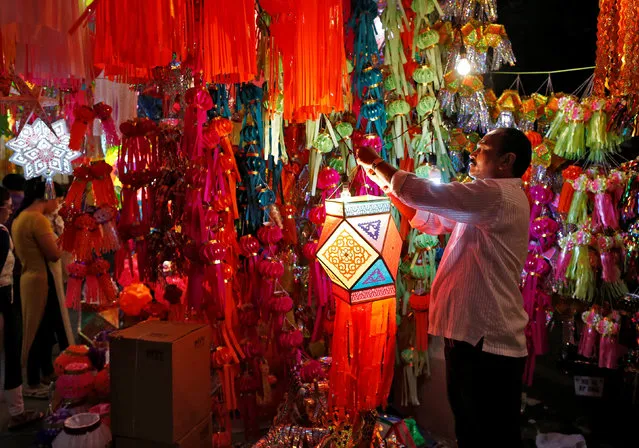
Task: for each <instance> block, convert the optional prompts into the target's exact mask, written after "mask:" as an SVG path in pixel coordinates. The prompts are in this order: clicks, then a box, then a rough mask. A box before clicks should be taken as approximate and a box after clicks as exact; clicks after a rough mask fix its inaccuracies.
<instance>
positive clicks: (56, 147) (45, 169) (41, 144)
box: [6, 118, 82, 179]
mask: <svg viewBox="0 0 639 448" xmlns="http://www.w3.org/2000/svg"><path fill="white" fill-rule="evenodd" d="M51 128H52V129H53V131H52V130H51V129H50V128H49V127H48V126H47V125H46V123H45V122H44V121H42V120H41V119H40V118H37V119H36V120H35V121H34V122H33V124H25V125H24V127H23V128H22V132H20V134H19V135H18V136H17V137H16V138H13V139H11V140H9V141H8V142H7V144H6V145H7V147H8V148H9V149H11V150H12V151H13V155H12V156H11V158H10V159H9V161H10V162H12V163H15V164H16V165H19V166H21V167H22V168H24V177H25V178H26V179H31V178H34V177H38V176H44V177H45V178H47V179H51V178H53V176H54V175H56V174H72V173H73V167H72V166H71V162H72V161H73V160H75V159H77V158H78V157H80V156H81V155H82V153H80V152H78V151H72V150H71V149H69V139H70V135H69V132H68V130H67V125H66V122H65V121H64V120H58V121H56V122H55V123H53V124H52V125H51Z"/></svg>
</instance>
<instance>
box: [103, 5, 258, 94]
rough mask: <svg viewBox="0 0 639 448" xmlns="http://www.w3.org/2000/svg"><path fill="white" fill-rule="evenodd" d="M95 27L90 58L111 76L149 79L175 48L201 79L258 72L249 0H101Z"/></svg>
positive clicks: (246, 77) (242, 77) (238, 78)
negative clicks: (199, 73)
mask: <svg viewBox="0 0 639 448" xmlns="http://www.w3.org/2000/svg"><path fill="white" fill-rule="evenodd" d="M95 29H96V32H95V46H94V63H95V65H97V66H98V67H100V68H103V69H104V70H105V74H106V76H108V77H111V78H118V79H120V80H123V81H131V82H133V81H135V80H138V79H139V80H144V79H148V78H150V76H151V73H150V70H151V69H152V68H153V67H157V66H166V65H167V64H169V63H170V62H171V60H172V58H173V54H174V53H176V54H177V56H178V58H179V59H180V60H182V61H188V63H189V64H190V65H192V66H194V67H195V68H196V69H197V70H202V71H203V73H204V80H205V81H214V82H225V83H235V82H248V81H251V80H252V79H253V78H254V77H255V75H256V74H257V61H256V55H257V36H256V24H255V3H254V0H234V1H230V0H199V1H196V0H162V1H148V0H101V1H99V2H98V3H97V4H96V25H95Z"/></svg>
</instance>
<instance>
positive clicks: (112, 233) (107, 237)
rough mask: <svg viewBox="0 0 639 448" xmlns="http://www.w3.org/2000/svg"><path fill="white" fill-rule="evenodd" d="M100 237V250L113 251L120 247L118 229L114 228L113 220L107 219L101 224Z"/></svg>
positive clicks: (104, 251) (103, 251)
mask: <svg viewBox="0 0 639 448" xmlns="http://www.w3.org/2000/svg"><path fill="white" fill-rule="evenodd" d="M101 229H102V239H101V243H102V244H101V249H102V250H101V252H102V253H103V254H104V253H107V252H115V251H116V250H118V249H119V248H120V238H119V237H118V231H117V230H116V228H115V225H114V222H113V221H107V222H105V223H104V224H102V226H101Z"/></svg>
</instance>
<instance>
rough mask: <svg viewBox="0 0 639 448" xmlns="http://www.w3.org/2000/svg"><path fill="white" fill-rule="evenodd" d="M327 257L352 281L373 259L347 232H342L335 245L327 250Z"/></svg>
mask: <svg viewBox="0 0 639 448" xmlns="http://www.w3.org/2000/svg"><path fill="white" fill-rule="evenodd" d="M325 257H326V259H327V260H328V261H329V262H330V263H331V264H332V265H333V266H335V267H336V268H337V270H338V271H339V272H340V274H342V276H343V277H344V278H345V279H346V280H350V279H351V278H353V276H354V275H355V274H356V273H357V271H358V270H359V269H360V267H361V266H362V265H364V264H365V263H366V262H367V261H368V259H369V258H371V254H370V253H369V252H368V251H367V250H366V249H364V247H363V246H362V245H361V244H359V243H358V242H357V241H356V240H355V238H353V237H352V236H351V235H350V234H349V233H348V232H347V231H346V230H342V232H341V233H340V234H339V235H338V236H337V238H336V239H335V241H334V242H333V244H331V245H330V246H328V247H327V248H326V251H325Z"/></svg>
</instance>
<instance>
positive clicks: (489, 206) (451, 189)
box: [390, 171, 502, 226]
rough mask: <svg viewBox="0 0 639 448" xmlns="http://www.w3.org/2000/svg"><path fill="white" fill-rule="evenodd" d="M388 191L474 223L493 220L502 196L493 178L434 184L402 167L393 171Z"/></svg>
mask: <svg viewBox="0 0 639 448" xmlns="http://www.w3.org/2000/svg"><path fill="white" fill-rule="evenodd" d="M390 191H391V192H392V193H393V194H394V195H395V196H397V197H398V198H399V200H401V201H402V202H403V203H404V204H406V205H408V206H409V207H413V208H415V209H417V210H421V211H424V212H430V213H432V214H435V215H437V216H440V217H442V218H444V219H446V220H449V221H454V222H461V223H464V224H471V225H475V226H488V225H491V224H492V223H493V222H495V219H496V217H497V216H498V213H497V212H498V210H499V204H500V203H501V198H502V192H501V188H500V187H499V185H498V184H497V183H496V182H491V181H483V180H479V181H474V182H471V183H468V184H462V183H459V182H451V183H449V184H434V183H432V182H430V181H429V180H427V179H422V178H419V177H417V176H416V175H414V174H411V173H408V172H406V171H398V172H396V173H395V174H394V175H393V178H392V179H391V186H390Z"/></svg>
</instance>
